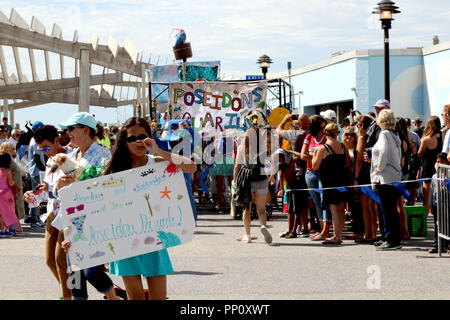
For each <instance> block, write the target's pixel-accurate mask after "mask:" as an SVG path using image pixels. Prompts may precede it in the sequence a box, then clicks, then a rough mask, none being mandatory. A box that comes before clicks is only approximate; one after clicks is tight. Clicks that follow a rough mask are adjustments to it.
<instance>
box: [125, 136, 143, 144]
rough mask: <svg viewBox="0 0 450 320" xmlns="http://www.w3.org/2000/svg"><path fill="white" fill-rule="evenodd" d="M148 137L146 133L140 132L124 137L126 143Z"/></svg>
mask: <svg viewBox="0 0 450 320" xmlns="http://www.w3.org/2000/svg"><path fill="white" fill-rule="evenodd" d="M147 138H148V135H146V134H141V135H139V136H137V137H136V136H129V137H127V138H126V140H127V142H128V143H132V142H136V141H137V140H139V141H142V140H145V139H147Z"/></svg>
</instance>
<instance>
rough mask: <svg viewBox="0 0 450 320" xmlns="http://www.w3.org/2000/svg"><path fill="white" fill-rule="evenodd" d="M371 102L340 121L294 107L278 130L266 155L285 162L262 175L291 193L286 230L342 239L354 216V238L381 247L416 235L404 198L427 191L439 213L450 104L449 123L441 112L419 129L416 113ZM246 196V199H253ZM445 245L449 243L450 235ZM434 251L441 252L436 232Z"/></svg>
mask: <svg viewBox="0 0 450 320" xmlns="http://www.w3.org/2000/svg"><path fill="white" fill-rule="evenodd" d="M373 107H374V111H375V112H374V113H372V112H370V113H368V114H360V113H359V114H358V112H354V111H351V113H350V115H349V116H348V117H346V118H345V119H344V121H343V122H342V124H341V125H338V124H337V119H336V113H335V112H334V111H333V110H327V111H324V112H321V113H320V115H313V116H311V117H308V115H306V114H301V115H294V114H289V115H287V116H286V117H285V118H284V119H283V120H282V121H281V123H280V124H279V126H278V127H277V128H276V129H275V130H274V131H275V132H276V135H277V137H278V138H279V139H282V143H281V145H282V146H283V147H282V148H280V149H278V150H275V152H273V154H269V153H268V154H267V156H270V157H268V158H269V159H270V160H271V163H272V164H277V163H278V164H279V165H275V166H274V169H273V170H272V172H271V173H267V174H262V175H263V176H264V177H267V178H268V179H269V180H268V181H269V185H270V184H276V188H279V189H281V190H282V191H283V192H284V193H285V194H286V197H284V199H285V201H284V203H285V212H287V214H288V228H287V230H286V231H285V232H281V233H280V234H279V236H280V237H283V238H297V237H305V238H306V237H310V238H311V240H312V241H322V243H323V244H334V245H338V244H341V243H342V240H343V228H344V224H345V221H346V220H351V228H352V233H351V234H350V235H348V236H347V238H348V239H351V240H354V241H355V242H357V243H366V244H373V245H375V246H376V247H377V250H398V249H400V248H401V240H408V239H410V235H409V232H408V225H407V214H406V210H405V205H409V206H410V205H414V204H416V201H417V198H418V197H419V195H421V197H422V200H423V205H424V206H425V207H426V208H427V209H426V210H427V212H428V213H432V214H433V215H434V216H435V217H436V193H435V192H434V193H433V192H431V186H432V181H434V180H436V170H437V169H436V168H437V166H438V165H439V164H448V163H449V155H448V154H449V136H450V131H449V130H448V128H449V126H450V113H449V112H450V105H446V106H445V107H444V109H443V113H442V117H443V119H444V122H445V123H444V124H441V122H440V119H439V117H437V116H431V117H430V118H429V119H428V121H427V123H426V126H424V127H423V126H422V125H421V124H422V121H421V119H420V118H416V119H414V129H411V120H410V119H408V118H401V117H395V115H394V112H393V111H392V110H391V106H390V103H389V101H387V100H385V99H380V100H379V101H377V103H376V104H375V105H374V106H373ZM254 129H256V130H259V131H267V132H270V131H271V129H273V128H270V126H268V125H267V124H263V125H262V126H260V127H259V129H258V126H250V127H249V128H248V129H247V131H254ZM248 136H249V135H248V134H247V133H246V138H247V137H248ZM262 136H264V135H262ZM246 148H247V143H245V144H241V145H240V149H242V150H246ZM267 150H270V149H269V148H267ZM256 154H258V152H257V153H256ZM238 156H239V151H238ZM241 164H243V162H241V163H239V164H238V161H237V162H236V167H235V172H234V176H233V180H234V181H235V183H237V184H238V185H239V187H241V188H245V184H243V183H242V181H241V180H243V179H242V178H241V177H240V171H239V169H240V166H241ZM247 168H248V170H251V168H252V167H251V166H247ZM248 175H251V172H250V173H249V174H248ZM276 178H278V179H276ZM433 179H434V180H433ZM249 180H250V181H251V186H252V189H251V190H252V195H253V201H254V202H256V203H258V200H257V198H256V196H257V195H258V194H259V192H258V191H259V189H256V187H254V184H255V183H256V182H255V181H259V180H260V178H259V179H258V178H256V180H255V178H253V180H255V181H252V178H249ZM244 181H245V180H244ZM402 181H406V182H402ZM418 181H420V182H421V183H420V182H418ZM266 182H267V181H264V183H263V184H266ZM258 183H259V182H258ZM354 186H357V187H354ZM239 187H238V193H239ZM418 190H420V191H421V192H417V191H418ZM434 190H436V188H435V189H434ZM261 192H263V191H261ZM404 196H405V197H407V199H406V201H405V199H404ZM261 198H262V197H261ZM242 203H243V204H244V205H245V206H247V204H248V201H247V202H246V201H242ZM257 207H259V208H261V207H262V205H258V204H257ZM248 210H249V209H248V206H247V208H246V209H245V210H244V226H245V235H244V237H243V238H242V240H243V241H244V242H247V243H248V242H251V236H250V228H249V227H248V226H247V225H248V221H246V219H248ZM257 211H258V214H260V222H261V226H262V228H261V232H262V233H263V235H264V238H265V239H266V241H267V242H268V243H270V242H271V236H270V235H267V229H266V228H265V217H264V212H263V211H262V209H261V210H257ZM246 212H247V215H246V214H245V213H246ZM331 228H332V230H333V235H332V236H331V233H330V230H331ZM312 232H315V233H314V234H312ZM443 250H445V252H447V250H448V246H447V244H446V242H445V241H444V246H443ZM429 252H430V253H436V252H437V239H436V237H435V242H434V243H433V247H432V248H431V249H430V250H429Z"/></svg>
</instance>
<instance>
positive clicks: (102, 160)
mask: <svg viewBox="0 0 450 320" xmlns="http://www.w3.org/2000/svg"><path fill="white" fill-rule="evenodd" d="M59 126H60V127H61V129H67V130H68V132H69V138H70V140H71V143H72V144H73V145H75V146H77V148H76V149H74V150H73V151H72V152H71V153H69V155H68V156H69V158H70V159H71V160H74V161H76V162H78V164H79V165H80V166H82V167H85V168H86V167H88V166H104V165H106V163H107V162H108V161H109V160H110V159H111V153H110V152H109V150H108V149H107V148H106V147H103V146H101V145H99V144H98V143H97V142H95V138H96V137H98V131H97V120H95V118H94V117H93V116H92V115H91V114H90V113H87V112H79V113H75V114H73V115H72V116H71V117H70V118H69V119H68V120H67V121H65V122H62V123H60V124H59ZM73 182H75V178H74V177H73V176H72V175H71V174H67V175H64V176H62V177H61V178H60V179H59V180H58V181H57V183H56V187H55V192H56V194H57V192H58V190H60V189H61V188H63V187H65V186H68V185H70V184H72V183H73ZM52 225H53V226H54V227H55V228H57V229H59V230H62V229H63V228H64V227H65V226H63V225H62V223H61V218H60V215H58V216H57V217H56V218H55V220H53V223H52ZM70 244H71V243H70V241H63V243H62V247H63V249H64V250H65V251H66V253H67V252H68V250H69V248H70ZM68 265H69V266H70V263H69V261H68ZM70 279H71V280H72V281H74V280H75V283H74V285H73V287H74V288H73V289H71V291H72V299H73V300H86V299H87V298H88V293H87V284H86V281H88V282H89V283H90V284H91V285H92V286H94V287H95V288H96V289H97V291H98V292H100V293H103V294H105V295H106V297H107V298H108V299H110V300H116V299H117V296H116V292H115V290H114V285H113V282H112V280H111V278H110V277H109V276H108V275H107V274H106V272H105V268H104V265H99V266H95V267H92V268H87V269H84V270H80V271H75V272H70Z"/></svg>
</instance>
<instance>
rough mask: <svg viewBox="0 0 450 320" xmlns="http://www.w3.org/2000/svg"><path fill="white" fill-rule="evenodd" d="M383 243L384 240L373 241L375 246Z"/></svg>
mask: <svg viewBox="0 0 450 320" xmlns="http://www.w3.org/2000/svg"><path fill="white" fill-rule="evenodd" d="M383 243H385V241H384V240H378V241H375V242H374V243H373V245H374V246H375V247H379V246H381V245H382V244H383Z"/></svg>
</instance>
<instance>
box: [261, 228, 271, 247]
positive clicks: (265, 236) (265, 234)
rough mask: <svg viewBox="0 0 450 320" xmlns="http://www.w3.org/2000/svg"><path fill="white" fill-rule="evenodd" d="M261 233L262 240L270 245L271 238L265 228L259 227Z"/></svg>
mask: <svg viewBox="0 0 450 320" xmlns="http://www.w3.org/2000/svg"><path fill="white" fill-rule="evenodd" d="M261 233H262V235H263V236H264V240H265V241H266V243H267V244H270V243H272V236H271V235H270V233H269V230H267V227H266V226H261Z"/></svg>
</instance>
